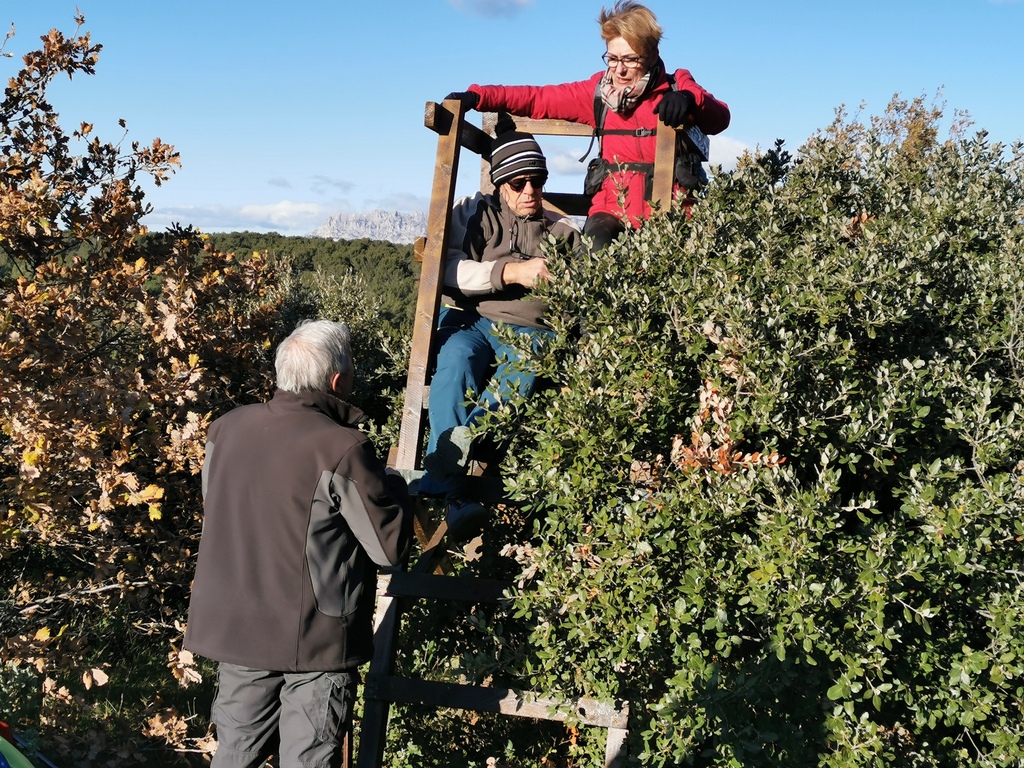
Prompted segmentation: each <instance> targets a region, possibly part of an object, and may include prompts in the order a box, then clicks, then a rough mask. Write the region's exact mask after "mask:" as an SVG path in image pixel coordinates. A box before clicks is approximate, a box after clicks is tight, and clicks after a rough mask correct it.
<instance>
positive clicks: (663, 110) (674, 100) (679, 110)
mask: <svg viewBox="0 0 1024 768" xmlns="http://www.w3.org/2000/svg"><path fill="white" fill-rule="evenodd" d="M694 103H695V99H694V97H693V94H692V93H690V92H689V91H669V92H668V93H666V94H665V95H664V96H662V97H661V101H659V102H658V103H657V104H655V105H654V114H656V115H658V116H660V117H661V121H662V122H663V123H665V125H668V126H671V127H672V128H678V127H679V126H681V125H682V124H683V122H684V121H685V120H686V116H687V115H688V114H690V111H691V110H692V109H693V105H694Z"/></svg>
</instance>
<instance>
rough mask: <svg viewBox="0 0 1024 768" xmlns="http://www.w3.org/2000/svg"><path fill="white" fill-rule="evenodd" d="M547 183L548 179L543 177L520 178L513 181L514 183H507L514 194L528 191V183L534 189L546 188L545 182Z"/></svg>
mask: <svg viewBox="0 0 1024 768" xmlns="http://www.w3.org/2000/svg"><path fill="white" fill-rule="evenodd" d="M546 181H547V179H545V178H544V177H543V176H520V177H519V178H517V179H512V181H509V182H506V183H507V184H508V186H509V189H511V190H512V191H513V192H522V191H523V190H524V189H526V182H530V184H531V185H532V186H533V188H534V189H540V188H541V187H543V186H544V182H546Z"/></svg>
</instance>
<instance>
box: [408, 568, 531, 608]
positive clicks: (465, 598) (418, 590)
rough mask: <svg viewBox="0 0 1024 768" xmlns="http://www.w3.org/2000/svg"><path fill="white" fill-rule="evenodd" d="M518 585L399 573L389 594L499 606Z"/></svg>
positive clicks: (455, 577)
mask: <svg viewBox="0 0 1024 768" xmlns="http://www.w3.org/2000/svg"><path fill="white" fill-rule="evenodd" d="M514 583H515V582H512V581H502V580H498V579H477V578H472V579H464V578H460V577H458V576H437V575H434V574H429V573H406V572H398V573H393V574H392V575H391V582H390V583H389V584H388V594H389V595H391V596H392V597H429V598H433V599H436V600H459V601H462V602H467V603H495V602H497V601H498V600H500V599H501V598H502V597H503V596H504V593H505V590H507V589H508V588H510V587H511V586H513V584H514Z"/></svg>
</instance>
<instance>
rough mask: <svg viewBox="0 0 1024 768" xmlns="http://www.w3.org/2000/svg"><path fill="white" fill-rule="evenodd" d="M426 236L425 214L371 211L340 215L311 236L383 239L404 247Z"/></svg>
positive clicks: (336, 238)
mask: <svg viewBox="0 0 1024 768" xmlns="http://www.w3.org/2000/svg"><path fill="white" fill-rule="evenodd" d="M426 233H427V214H425V213H422V212H418V211H417V212H411V213H410V212H408V211H406V212H402V211H382V210H376V211H370V212H368V213H339V214H338V215H337V216H331V217H330V218H328V219H327V221H325V222H324V223H323V224H321V225H320V226H319V227H317V228H316V229H315V230H313V232H312V233H310V236H311V237H326V238H330V239H331V240H359V239H361V238H367V239H368V240H386V241H387V242H390V243H402V244H407V243H411V242H413V241H414V240H415V239H416V238H417V237H422V236H423V235H425V234H426Z"/></svg>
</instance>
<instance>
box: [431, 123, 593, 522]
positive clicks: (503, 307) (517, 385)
mask: <svg viewBox="0 0 1024 768" xmlns="http://www.w3.org/2000/svg"><path fill="white" fill-rule="evenodd" d="M495 133H496V137H495V139H494V143H493V146H492V149H491V169H490V177H491V182H492V183H493V184H494V186H495V187H496V189H495V191H494V192H493V193H491V194H483V193H480V192H478V193H477V194H475V195H473V196H472V197H465V198H462V199H460V200H459V201H457V202H456V204H455V206H454V208H453V210H452V222H451V234H450V238H449V244H450V245H449V250H448V254H447V256H446V259H445V270H444V295H443V297H442V306H441V312H440V315H439V317H438V331H437V341H436V343H437V344H438V353H437V365H436V368H435V371H434V375H433V379H432V380H431V385H430V401H429V410H428V416H429V420H430V437H429V439H428V443H427V454H426V456H425V458H424V462H423V465H424V468H425V470H426V473H425V474H424V476H423V477H422V478H421V480H420V482H419V493H420V494H425V495H435V496H444V497H445V501H446V508H445V515H446V520H447V523H448V529H449V532H448V535H449V538H451V539H455V540H458V539H461V538H466V537H468V534H470V533H472V532H474V531H475V530H477V529H478V528H479V526H480V525H481V524H482V522H483V520H484V517H485V514H486V510H485V509H484V507H483V506H482V505H481V504H480V503H479V502H478V501H475V500H472V499H467V498H466V497H465V486H466V482H465V474H466V471H467V467H468V465H469V462H470V459H471V455H470V454H471V452H470V448H471V442H472V437H473V434H474V433H473V426H474V425H475V424H476V423H477V422H478V421H479V420H480V419H481V418H482V417H483V416H484V415H485V414H486V413H487V412H488V411H490V410H494V409H496V408H497V407H498V404H499V403H500V402H501V401H502V400H504V399H506V398H507V397H508V396H509V395H510V394H512V393H513V392H516V391H518V392H520V393H521V394H523V395H529V394H530V393H531V392H532V391H533V389H534V386H535V378H536V377H535V374H533V373H531V372H530V371H528V370H526V369H524V368H523V367H522V366H521V365H520V363H521V360H520V357H519V354H518V352H517V351H516V350H515V348H513V347H511V346H509V345H507V344H505V343H504V342H503V341H502V340H501V338H500V336H499V333H498V330H499V327H500V326H502V325H508V326H511V327H512V328H513V329H514V330H515V331H516V332H517V333H521V334H526V335H528V336H530V337H531V340H532V344H533V345H534V348H536V347H537V346H538V345H539V344H541V343H542V342H543V339H544V338H545V337H547V336H549V335H550V334H551V333H552V332H551V331H550V329H548V328H547V327H546V326H545V324H544V317H543V316H544V311H545V305H544V302H543V301H541V300H540V299H538V298H537V297H535V296H533V295H532V292H531V289H532V288H533V286H534V285H535V284H536V283H537V282H538V281H547V280H550V279H551V273H550V272H549V271H548V268H547V261H546V259H545V257H544V255H543V251H542V249H541V244H542V243H543V242H544V241H545V240H546V239H547V238H548V235H553V236H555V238H557V239H558V242H559V247H560V248H565V249H566V252H570V251H571V250H573V249H575V248H576V247H577V246H578V245H579V243H580V232H579V228H578V227H577V226H576V225H575V224H574V223H573V221H572V220H571V219H569V218H567V217H565V216H561V215H559V214H555V213H552V212H550V211H545V210H544V207H543V201H542V197H541V195H542V191H543V188H544V184H545V182H546V181H547V178H548V169H547V161H546V160H545V158H544V154H543V152H541V149H540V145H539V144H538V143H537V141H536V140H535V139H534V137H533V136H532V135H531V134H529V133H522V132H519V131H516V130H515V124H514V122H513V121H512V120H511V118H509V117H507V116H505V117H504V118H503V119H502V120H500V121H499V123H498V126H497V127H496V131H495ZM492 366H496V367H495V369H494V372H493V375H492V374H491V368H492ZM489 377H490V384H489V386H486V388H485V385H487V384H488V378H489ZM467 398H468V399H467Z"/></svg>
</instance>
